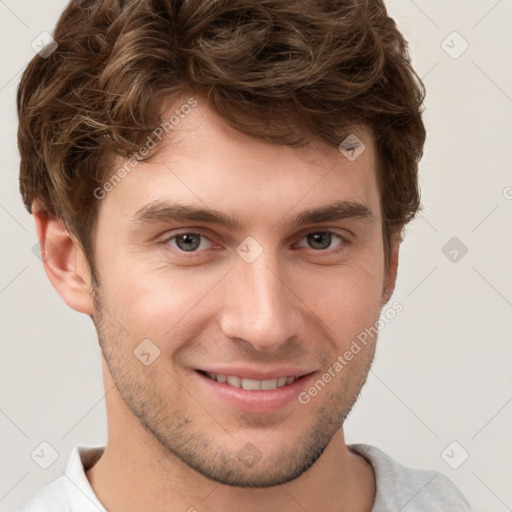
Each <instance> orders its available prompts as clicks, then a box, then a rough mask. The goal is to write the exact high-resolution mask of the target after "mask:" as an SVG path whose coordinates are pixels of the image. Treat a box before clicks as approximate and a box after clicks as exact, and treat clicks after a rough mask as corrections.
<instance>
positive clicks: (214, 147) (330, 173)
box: [100, 100, 380, 222]
mask: <svg viewBox="0 0 512 512" xmlns="http://www.w3.org/2000/svg"><path fill="white" fill-rule="evenodd" d="M177 109H178V110H180V109H179V105H178V108H177V107H176V104H174V105H173V106H169V107H167V108H164V109H163V116H162V117H163V119H164V120H172V122H173V123H172V129H169V133H164V134H163V136H162V141H157V143H158V144H160V147H159V148H158V152H157V153H156V154H155V156H154V157H153V158H152V159H151V160H149V161H147V162H145V163H139V164H137V165H135V166H133V167H132V168H131V169H130V171H129V172H128V173H124V174H125V176H124V177H123V178H122V179H121V180H117V182H116V184H115V186H114V187H111V190H110V191H109V192H108V193H107V194H106V197H105V198H104V199H103V200H102V201H101V204H100V217H101V215H102V213H101V210H107V213H108V215H116V216H118V217H120V218H121V217H122V218H123V219H124V220H126V221H127V222H128V221H130V220H131V219H132V218H133V214H134V213H135V212H136V211H138V210H140V209H141V208H143V207H144V206H145V205H147V204H149V203H150V202H153V201H155V200H161V201H164V200H173V201H175V202H179V203H183V204H187V205H195V206H200V207H205V206H207V207H211V208H215V209H217V210H219V209H229V210H231V211H233V212H235V211H236V212H237V217H244V216H247V217H255V216H256V215H258V216H259V217H260V218H263V217H265V216H269V217H271V216H272V215H275V214H283V213H284V212H285V211H291V210H292V209H293V210H295V211H299V210H304V209H307V208H312V207H315V206H318V205H319V204H327V203H332V202H333V201H336V200H340V199H345V200H352V201H357V202H364V203H366V204H368V205H369V207H370V208H371V209H372V210H373V211H374V212H375V214H377V213H378V211H377V210H379V209H380V201H379V196H378V187H377V178H376V169H375V167H376V155H375V147H374V143H373V141H372V134H371V132H370V131H369V130H368V129H367V128H366V127H359V128H357V130H354V133H353V134H352V136H351V137H350V138H349V139H348V140H347V141H340V143H342V142H344V143H343V144H341V149H342V150H343V151H340V149H339V148H336V147H331V146H327V145H326V144H324V143H321V142H319V141H312V142H311V143H310V144H309V145H308V146H307V147H303V148H292V147H289V146H283V145H271V144H265V143H262V142H260V141H257V140H256V139H254V138H251V137H249V136H247V135H244V134H242V133H240V132H238V131H236V130H234V129H233V128H231V127H230V126H228V125H227V123H226V122H225V121H224V120H223V119H222V118H221V117H219V116H218V115H217V114H215V113H214V112H213V111H212V110H211V109H209V108H208V107H207V106H206V105H205V104H204V103H202V102H201V101H200V100H198V102H197V105H196V106H194V108H192V109H190V108H189V109H186V110H185V111H181V110H180V112H176V111H177ZM357 141H360V142H361V143H362V144H361V146H360V147H359V148H358V147H357ZM353 148H354V151H356V153H353V152H352V153H350V150H351V149H353ZM347 151H349V152H348V153H347ZM354 155H356V156H357V155H358V156H357V158H353V156H354ZM127 162H128V160H126V159H118V160H117V161H116V164H115V166H114V167H115V169H120V168H122V167H123V165H124V167H125V168H129V166H127Z"/></svg>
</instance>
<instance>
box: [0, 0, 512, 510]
mask: <svg viewBox="0 0 512 512" xmlns="http://www.w3.org/2000/svg"><path fill="white" fill-rule="evenodd" d="M66 3H67V2H66V1H64V0H46V1H45V2H39V1H36V0H22V1H18V2H14V1H13V0H5V1H2V0H0V29H1V30H0V38H1V43H2V50H1V51H2V66H1V68H0V105H1V124H0V130H1V132H0V154H1V155H2V172H1V173H0V179H1V188H0V234H1V240H2V260H1V266H0V318H1V326H2V355H3V357H2V358H1V360H0V366H1V370H0V379H1V380H0V389H1V390H2V391H1V396H0V433H1V435H0V443H1V444H0V446H1V455H0V459H1V462H0V464H1V467H0V512H5V511H10V510H13V509H16V508H18V507H20V506H21V505H23V504H24V503H25V502H26V501H28V500H29V498H31V497H32V496H33V495H34V494H35V493H36V492H37V491H39V490H40V489H41V488H42V487H43V486H45V485H46V484H48V483H49V482H50V481H52V480H54V479H55V478H57V477H58V476H60V475H61V474H62V471H63V470H64V469H65V466H66V463H67V459H68V457H69V453H70V451H71V448H72V447H73V446H74V445H76V444H102V443H105V442H106V415H105V403H104V396H103V386H102V381H101V372H100V352H99V348H98V346H97V339H96V333H95V330H94V327H93V324H92V322H91V321H90V319H89V318H88V317H87V316H85V315H81V314H79V313H77V312H75V311H73V310H71V309H69V308H68V307H67V306H66V305H65V303H64V302H63V301H62V299H61V298H60V296H59V295H58V294H57V293H56V291H55V290H54V289H53V287H52V286H51V284H50V282H49V281H48V279H47V277H46V274H45V273H44V269H43V266H42V263H41V261H40V260H39V258H38V257H37V256H36V255H35V254H34V246H35V245H36V244H37V238H36V234H35V229H34V224H33V219H32V217H31V215H29V214H28V212H26V211H25V210H24V208H23V206H22V202H21V197H20V194H19V190H18V166H19V156H18V150H17V145H16V129H17V119H16V114H15V93H16V87H17V84H18V81H19V78H20V74H21V72H22V70H23V69H24V67H25V66H26V64H27V63H28V61H29V60H30V59H31V58H32V56H33V55H34V51H33V50H32V48H31V43H32V41H33V40H34V39H36V38H37V36H39V34H40V33H41V32H43V31H47V32H50V33H51V32H52V31H53V28H54V25H55V23H56V21H57V19H58V16H59V15H60V12H61V11H62V9H63V8H64V6H65V5H66ZM387 5H388V9H389V11H390V14H391V15H392V16H393V17H394V18H395V19H396V21H397V23H398V25H399V28H400V29H401V30H402V32H403V33H404V34H405V36H406V38H407V39H408V40H409V42H410V47H411V54H412V56H413V63H414V65H415V67H416V69H417V70H418V73H419V74H420V76H422V77H423V78H424V81H425V84H426V87H427V101H426V113H425V122H426V125H427V130H428V140H427V145H426V151H425V156H424V158H423V160H422V162H421V166H420V170H421V188H422V202H423V205H424V206H425V210H424V212H423V213H422V214H421V215H419V216H418V218H417V219H416V220H415V221H413V223H412V224H411V225H410V226H409V228H408V229H407V234H406V238H405V242H404V243H403V244H402V249H401V255H400V264H399V274H398V282H397V288H396V291H395V293H394V296H393V298H392V299H391V301H390V305H391V304H392V303H393V302H395V301H398V302H400V303H401V304H402V305H403V310H402V311H401V312H400V313H399V314H398V315H396V318H395V319H394V320H393V321H392V322H390V323H389V324H387V325H386V326H385V328H384V329H382V332H381V335H380V340H379V343H378V349H377V355H376V359H375V364H374V366H373V369H372V371H371V373H370V376H369V380H368V382H367V384H366V386H365V387H364V388H363V391H362V395H361V397H360V399H359V402H358V403H357V404H356V406H355V408H354V410H353V411H352V413H351V415H350V417H349V419H348V420H347V423H346V425H345V432H346V437H347V441H348V442H349V443H356V442H363V443H369V444H374V445H376V446H378V447H380V448H381V449H383V450H384V451H386V452H387V453H389V454H390V455H391V456H393V457H394V458H395V459H396V460H398V461H399V462H401V463H403V464H405V465H408V466H413V467H420V468H425V469H433V470H437V471H440V472H443V473H444V474H446V475H447V476H449V477H450V478H451V479H452V480H453V481H454V482H455V483H456V484H457V485H458V486H459V487H460V489H461V490H462V491H463V493H464V494H465V495H466V496H467V498H468V499H469V501H471V502H472V504H473V505H474V506H475V509H476V510H477V511H481V512H483V511H486V512H488V511H496V512H505V511H507V510H512V487H511V486H510V482H511V481H512V443H511V442H510V432H511V431H512V372H511V368H512V334H511V333H512V269H511V267H512V170H511V169H512V149H511V148H512V128H511V126H512V70H511V65H510V62H512V51H511V48H512V32H511V31H510V27H511V24H512V1H511V0H499V1H497V0H480V1H471V2H470V1H466V0H456V1H452V2H450V3H449V4H448V2H444V1H440V0H439V1H433V0H424V1H420V0H416V1H412V0H390V1H388V2H387ZM466 47H467V48H466ZM42 442H46V443H49V444H50V445H51V446H52V447H53V448H54V449H55V450H56V452H57V453H58V457H57V458H56V460H55V462H53V464H52V465H51V466H50V467H49V468H48V469H43V468H41V467H40V466H39V465H38V464H37V463H36V462H35V461H34V459H33V458H32V456H31V454H32V453H33V452H34V450H36V449H40V448H39V447H40V446H41V443H42ZM43 446H45V445H43ZM466 456H467V458H466Z"/></svg>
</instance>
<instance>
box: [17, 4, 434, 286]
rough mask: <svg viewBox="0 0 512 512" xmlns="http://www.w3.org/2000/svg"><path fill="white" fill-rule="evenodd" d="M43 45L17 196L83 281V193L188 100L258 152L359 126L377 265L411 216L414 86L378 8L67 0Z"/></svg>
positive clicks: (414, 201)
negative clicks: (372, 164) (369, 166)
mask: <svg viewBox="0 0 512 512" xmlns="http://www.w3.org/2000/svg"><path fill="white" fill-rule="evenodd" d="M54 39H55V40H56V42H57V44H58V47H57V48H56V49H55V51H53V53H51V54H50V55H36V56H35V57H34V58H33V59H32V61H31V62H30V63H29V65H28V67H27V68H26V70H25V71H24V73H23V76H22V78H21V82H20V84H19V87H18V94H17V107H18V116H19V128H18V146H19V150H20V153H21V166H20V190H21V195H22V197H23V202H24V204H25V207H26V208H27V210H28V211H29V212H31V211H32V208H31V205H32V202H33V200H34V199H38V200H39V201H40V202H41V204H42V205H43V207H44V208H45V210H47V211H48V213H49V214H51V215H52V216H54V217H57V218H60V219H62V220H63V221H64V223H65V226H66V227H67V229H68V231H69V232H70V233H72V234H73V235H75V237H76V239H77V240H78V241H79V243H80V245H81V246H82V248H83V250H84V252H85V255H86V257H87V260H88V263H89V265H90V269H91V271H92V273H93V279H95V277H94V275H95V272H94V268H95V267H94V244H93V234H94V231H95V226H96V221H97V212H98V203H97V201H98V199H97V198H96V197H95V195H94V193H93V191H94V190H95V189H97V187H100V186H102V184H103V183H104V182H105V181H106V180H107V179H108V177H109V176H110V175H111V174H112V173H113V171H114V169H113V168H112V165H113V161H114V160H113V159H114V157H115V156H122V157H126V158H128V157H130V156H131V154H132V153H134V152H136V151H137V149H139V148H140V145H141V143H142V141H144V139H145V138H146V137H147V135H148V133H151V132H152V131H153V130H154V129H155V127H156V126H158V125H159V123H160V122H161V119H160V116H161V106H162V102H163V101H164V100H165V101H166V102H168V101H171V102H172V101H173V100H177V99H178V98H182V97H183V96H184V95H186V94H195V95H198V96H200V97H202V98H204V99H206V100H207V102H208V105H209V106H210V107H211V108H213V109H214V111H216V112H217V113H218V114H219V115H220V116H222V117H223V118H224V119H225V120H226V121H227V122H228V123H229V124H230V125H231V126H233V127H234V128H235V129H237V130H239V131H241V132H243V133H246V134H248V135H250V136H252V137H255V138H257V139H259V140H261V141H264V142H267V143H273V144H282V145H290V146H301V145H306V144H307V143H308V141H310V140H312V139H318V140H321V141H323V142H326V143H328V144H330V145H335V146H338V145H339V143H340V142H341V141H342V140H343V139H344V138H345V136H346V135H347V134H348V133H350V127H351V126H352V127H353V126H355V125H359V124H364V125H365V126H367V127H369V128H371V131H372V133H373V135H374V140H375V143H376V148H377V154H378V169H377V171H378V173H377V175H378V180H379V188H380V194H381V202H382V217H383V226H382V230H383V237H384V242H385V253H386V263H387V261H388V253H389V247H390V239H391V236H392V235H394V234H397V233H398V232H400V230H401V229H402V228H403V227H404V226H405V224H406V223H407V222H409V221H410V220H411V219H412V218H413V217H414V215H415V214H416V212H417V210H418V209H419V208H420V194H419V188H418V172H417V171H418V162H419V160H420V158H421V156H422V152H423V145H424V142H425V128H424V125H423V121H422V118H421V109H422V103H423V100H424V95H425V93H424V86H423V83H422V82H421V79H420V78H419V77H418V76H417V74H416V73H415V71H414V70H413V68H412V66H411V62H410V58H409V54H408V45H407V42H406V41H405V40H404V38H403V36H402V34H401V33H400V32H399V30H398V28H397V27H396V25H395V23H394V21H393V20H392V19H391V18H390V17H388V15H387V11H386V8H385V6H384V3H383V1H381V0H323V1H322V0H293V1H290V0H232V1H227V0H133V1H123V0H71V2H70V3H69V4H68V6H67V7H66V9H65V10H64V12H63V13H62V15H61V17H60V19H59V21H58V23H57V26H56V28H55V31H54ZM45 57H46V58H45Z"/></svg>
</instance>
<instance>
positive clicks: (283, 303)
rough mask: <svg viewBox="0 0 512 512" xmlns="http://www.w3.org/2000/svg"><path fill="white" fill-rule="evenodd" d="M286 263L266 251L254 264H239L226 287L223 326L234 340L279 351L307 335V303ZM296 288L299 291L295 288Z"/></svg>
mask: <svg viewBox="0 0 512 512" xmlns="http://www.w3.org/2000/svg"><path fill="white" fill-rule="evenodd" d="M282 267H283V263H282V262H281V263H280V262H279V261H278V258H277V257H276V256H275V255H269V254H266V253H265V252H264V253H263V254H262V255H260V257H259V258H258V259H257V260H256V261H254V262H252V263H247V262H245V261H244V260H242V259H239V260H238V261H236V262H235V266H234V268H233V269H232V270H231V272H229V274H228V276H227V279H226V280H225V282H224V287H223V295H222V296H223V299H224V300H223V304H222V306H223V307H222V308H220V309H221V313H220V315H221V320H220V326H221V329H222V331H223V333H224V334H225V335H226V336H227V337H229V338H231V339H238V340H245V341H246V342H248V343H249V344H251V345H252V346H253V347H254V348H255V349H257V350H259V351H265V352H271V351H276V350H278V349H279V347H280V346H281V345H285V344H286V343H287V342H289V341H290V340H292V339H293V338H296V337H299V338H300V335H301V332H304V331H303V330H304V326H305V324H304V308H305V306H304V304H303V302H302V301H301V299H300V291H299V290H297V288H298V286H297V283H295V286H294V283H293V282H292V281H291V279H292V277H291V275H290V272H285V271H284V269H283V268H282ZM294 288H295V289H294Z"/></svg>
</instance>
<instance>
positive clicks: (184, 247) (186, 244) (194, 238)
mask: <svg viewBox="0 0 512 512" xmlns="http://www.w3.org/2000/svg"><path fill="white" fill-rule="evenodd" d="M204 240H208V238H206V237H205V236H204V235H202V234H201V233H195V232H191V231H188V232H184V233H178V234H176V235H173V236H172V237H170V238H167V239H166V240H164V241H163V242H164V243H166V244H167V243H169V244H171V245H172V246H173V247H175V248H177V249H179V250H180V251H183V252H197V249H206V248H207V247H205V246H204V245H205V244H204V243H202V242H203V241H204ZM174 241H175V242H176V243H175V245H174V244H173V243H172V242H174ZM208 243H211V242H210V240H208ZM208 243H207V244H206V245H208Z"/></svg>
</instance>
